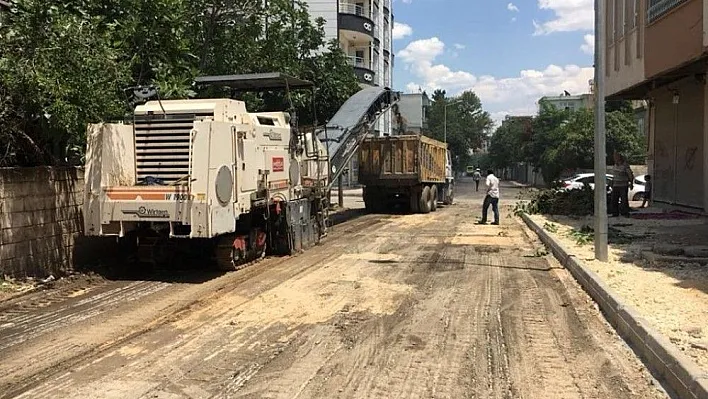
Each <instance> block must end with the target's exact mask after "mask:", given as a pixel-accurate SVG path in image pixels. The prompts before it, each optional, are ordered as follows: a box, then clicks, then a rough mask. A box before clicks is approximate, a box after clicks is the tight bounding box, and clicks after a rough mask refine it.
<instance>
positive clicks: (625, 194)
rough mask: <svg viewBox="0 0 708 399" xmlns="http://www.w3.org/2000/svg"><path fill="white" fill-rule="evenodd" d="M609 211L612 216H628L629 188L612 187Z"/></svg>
mask: <svg viewBox="0 0 708 399" xmlns="http://www.w3.org/2000/svg"><path fill="white" fill-rule="evenodd" d="M610 200H611V201H612V203H611V204H610V210H611V211H612V215H614V216H619V215H622V216H629V187H627V186H623V187H612V194H611V195H610Z"/></svg>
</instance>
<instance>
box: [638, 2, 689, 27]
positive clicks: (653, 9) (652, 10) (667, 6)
mask: <svg viewBox="0 0 708 399" xmlns="http://www.w3.org/2000/svg"><path fill="white" fill-rule="evenodd" d="M687 1H688V0H649V10H648V11H647V22H649V23H652V22H654V21H656V20H657V19H659V18H660V17H661V16H663V15H665V14H666V13H668V12H669V11H671V10H672V9H674V8H676V7H678V6H680V5H681V4H683V3H685V2H687Z"/></svg>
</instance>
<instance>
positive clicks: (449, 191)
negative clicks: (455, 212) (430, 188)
mask: <svg viewBox="0 0 708 399" xmlns="http://www.w3.org/2000/svg"><path fill="white" fill-rule="evenodd" d="M444 190H445V193H444V195H443V204H445V205H452V203H453V202H454V198H453V197H454V195H455V194H454V192H453V186H451V185H445V188H444Z"/></svg>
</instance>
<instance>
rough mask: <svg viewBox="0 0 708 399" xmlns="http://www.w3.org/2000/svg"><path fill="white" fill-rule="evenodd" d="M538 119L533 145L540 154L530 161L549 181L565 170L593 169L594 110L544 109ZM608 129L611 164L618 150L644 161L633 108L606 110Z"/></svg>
mask: <svg viewBox="0 0 708 399" xmlns="http://www.w3.org/2000/svg"><path fill="white" fill-rule="evenodd" d="M536 119H537V123H536V124H535V130H534V132H533V139H532V142H533V146H532V147H533V148H536V149H537V150H538V151H539V154H538V157H537V158H534V159H533V160H531V159H529V160H531V161H532V163H533V165H534V166H536V167H538V168H540V169H541V171H542V173H543V176H544V179H545V180H546V181H547V182H550V181H553V180H555V179H557V178H558V177H560V176H561V174H562V173H563V172H564V171H566V170H575V169H591V168H593V166H594V139H595V115H594V111H593V110H591V109H582V110H578V111H575V112H568V111H555V110H545V111H544V110H542V111H541V113H540V114H539V116H538V117H536ZM541 129H544V130H541ZM606 131H607V142H606V145H607V146H606V151H607V154H608V159H607V163H608V164H610V163H611V162H612V161H611V156H612V154H613V153H614V152H615V151H619V152H621V153H623V154H625V155H626V156H627V158H628V160H629V161H630V162H637V163H641V162H643V161H644V155H645V154H644V151H643V148H644V137H643V136H642V135H641V134H639V132H638V129H637V125H636V122H635V120H634V116H633V114H632V112H631V109H630V111H629V112H627V110H624V109H621V110H617V111H612V112H609V113H607V116H606ZM529 158H530V157H529ZM534 162H537V163H534Z"/></svg>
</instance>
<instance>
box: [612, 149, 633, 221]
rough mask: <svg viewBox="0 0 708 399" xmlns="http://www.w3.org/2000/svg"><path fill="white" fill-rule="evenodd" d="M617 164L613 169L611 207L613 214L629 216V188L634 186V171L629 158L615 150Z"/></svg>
mask: <svg viewBox="0 0 708 399" xmlns="http://www.w3.org/2000/svg"><path fill="white" fill-rule="evenodd" d="M614 158H615V165H614V167H613V169H612V195H611V197H610V199H611V200H612V204H610V209H611V210H612V215H613V216H614V217H618V216H619V215H620V214H621V215H622V216H629V190H631V189H632V187H634V183H633V182H634V173H632V169H631V168H630V167H629V164H628V163H627V159H625V157H624V156H623V155H622V154H620V153H619V152H617V151H615V153H614Z"/></svg>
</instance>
